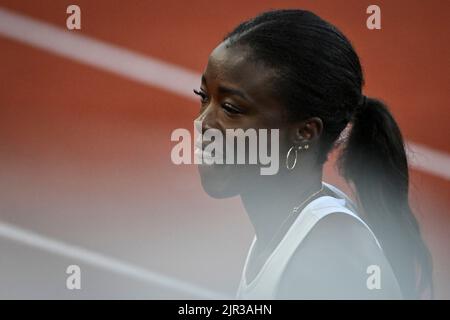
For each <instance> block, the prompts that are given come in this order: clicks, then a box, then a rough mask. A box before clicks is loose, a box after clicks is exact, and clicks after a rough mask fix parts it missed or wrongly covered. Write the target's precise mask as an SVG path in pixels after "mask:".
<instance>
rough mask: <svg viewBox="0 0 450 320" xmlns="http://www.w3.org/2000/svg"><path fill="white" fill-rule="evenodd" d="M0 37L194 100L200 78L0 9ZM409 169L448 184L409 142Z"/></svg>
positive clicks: (448, 175)
mask: <svg viewBox="0 0 450 320" xmlns="http://www.w3.org/2000/svg"><path fill="white" fill-rule="evenodd" d="M0 35H3V36H5V37H8V38H11V39H14V40H16V41H20V42H23V43H26V44H28V45H31V46H34V47H38V48H40V49H43V50H46V51H49V52H51V53H54V54H56V55H60V56H63V57H66V58H68V59H72V60H75V61H78V62H81V63H84V64H87V65H90V66H92V67H95V68H98V69H102V70H106V71H109V72H112V73H115V74H117V75H120V76H123V77H126V78H128V79H132V80H135V81H138V82H141V83H143V84H146V85H151V86H155V87H158V88H162V89H164V90H167V91H169V92H172V93H175V94H178V95H181V96H183V97H187V98H190V99H194V96H193V94H192V93H191V89H192V88H194V87H197V86H198V84H199V81H200V75H199V74H197V73H195V72H193V71H190V70H187V69H185V68H182V67H179V66H176V65H173V64H169V63H167V62H164V61H161V60H158V59H155V58H152V57H149V56H144V55H142V54H139V53H135V52H132V51H130V50H127V49H124V48H121V47H118V46H115V45H111V44H108V43H106V42H103V41H100V40H96V39H93V38H90V37H87V36H83V35H81V34H77V33H75V32H73V31H68V30H65V29H62V28H57V27H55V26H53V25H51V24H49V23H46V22H42V21H39V20H36V19H33V18H30V17H26V16H23V15H19V14H17V13H14V12H12V11H9V10H7V9H4V8H0ZM408 144H409V145H410V148H409V149H410V150H409V152H408V155H409V156H410V161H411V166H412V167H413V168H414V169H417V170H421V171H424V172H427V173H430V174H433V175H436V176H439V177H441V178H444V179H447V180H450V155H449V154H447V153H445V152H442V151H437V150H433V149H431V148H428V147H425V146H422V145H419V144H416V143H413V142H410V143H408Z"/></svg>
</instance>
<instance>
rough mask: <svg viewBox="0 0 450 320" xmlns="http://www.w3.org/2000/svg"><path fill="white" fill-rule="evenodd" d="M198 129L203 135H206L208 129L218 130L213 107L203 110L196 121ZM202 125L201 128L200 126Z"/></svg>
mask: <svg viewBox="0 0 450 320" xmlns="http://www.w3.org/2000/svg"><path fill="white" fill-rule="evenodd" d="M194 122H195V124H196V128H197V130H198V131H200V132H201V133H202V134H204V133H205V131H206V130H208V129H213V128H217V126H216V125H215V123H216V116H215V113H214V111H213V108H212V106H211V105H210V106H208V107H206V108H205V109H203V110H202V112H201V113H200V115H199V116H198V117H197V118H196V119H195V121H194ZM200 124H201V128H200V127H199V125H200Z"/></svg>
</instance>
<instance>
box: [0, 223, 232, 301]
mask: <svg viewBox="0 0 450 320" xmlns="http://www.w3.org/2000/svg"><path fill="white" fill-rule="evenodd" d="M0 237H3V238H6V239H9V240H13V241H16V242H19V243H22V244H24V245H28V246H31V247H34V248H36V249H40V250H45V251H47V252H51V253H53V254H56V255H60V256H64V257H68V258H71V259H76V260H79V261H82V262H84V263H87V264H90V265H92V266H94V267H98V268H101V269H104V270H108V271H111V272H114V273H117V274H121V275H124V276H127V277H130V278H134V279H136V280H138V281H143V282H145V283H148V284H152V285H159V286H163V287H165V288H170V289H173V290H176V291H178V292H183V293H186V294H189V295H192V296H195V297H197V298H201V299H229V298H230V297H227V296H226V295H223V294H220V293H217V292H213V291H211V290H209V289H205V288H202V287H199V286H197V285H194V284H191V283H188V282H185V281H181V280H178V279H175V278H173V277H169V276H166V275H164V274H161V273H157V272H154V271H149V270H147V269H144V268H142V267H138V266H135V265H132V264H130V263H127V262H123V261H120V260H118V259H115V258H111V257H108V256H106V255H103V254H100V253H96V252H93V251H90V250H87V249H84V248H81V247H78V246H74V245H71V244H67V243H64V242H62V241H59V240H55V239H51V238H49V237H46V236H43V235H40V234H38V233H35V232H33V231H29V230H26V229H23V228H20V227H17V226H14V225H12V224H9V223H5V222H0Z"/></svg>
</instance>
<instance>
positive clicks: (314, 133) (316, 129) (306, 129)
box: [291, 117, 323, 145]
mask: <svg viewBox="0 0 450 320" xmlns="http://www.w3.org/2000/svg"><path fill="white" fill-rule="evenodd" d="M322 130H323V122H322V120H321V119H320V118H318V117H312V118H308V119H306V120H303V121H301V122H299V123H297V124H296V125H294V126H293V132H292V134H291V141H292V143H293V144H295V145H299V144H301V143H305V142H313V141H316V140H318V139H319V138H320V136H321V134H322Z"/></svg>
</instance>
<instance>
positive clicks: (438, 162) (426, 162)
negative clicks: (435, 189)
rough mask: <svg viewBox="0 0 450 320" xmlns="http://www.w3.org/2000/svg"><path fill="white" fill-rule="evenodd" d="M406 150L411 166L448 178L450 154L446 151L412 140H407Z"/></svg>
mask: <svg viewBox="0 0 450 320" xmlns="http://www.w3.org/2000/svg"><path fill="white" fill-rule="evenodd" d="M406 150H407V154H408V160H409V164H410V165H411V166H412V167H413V168H415V169H417V170H421V171H424V172H427V173H431V174H434V175H436V176H438V177H441V178H444V179H447V180H450V156H449V155H448V154H447V153H444V152H441V151H438V150H433V149H430V148H428V147H426V146H424V145H421V144H418V143H414V142H409V143H408V144H407V147H406Z"/></svg>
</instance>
